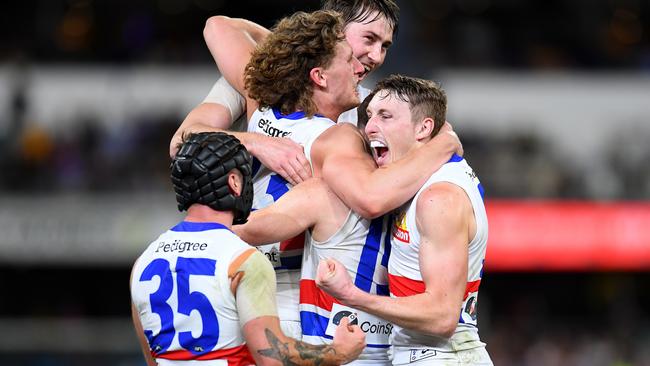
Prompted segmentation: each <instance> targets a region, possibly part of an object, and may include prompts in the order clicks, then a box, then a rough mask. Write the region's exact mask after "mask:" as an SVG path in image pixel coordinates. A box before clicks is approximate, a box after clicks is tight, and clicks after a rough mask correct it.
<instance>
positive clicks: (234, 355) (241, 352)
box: [151, 344, 255, 366]
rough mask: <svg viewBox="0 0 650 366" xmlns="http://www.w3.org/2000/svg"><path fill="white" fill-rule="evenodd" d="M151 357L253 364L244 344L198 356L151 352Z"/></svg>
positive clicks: (238, 365)
mask: <svg viewBox="0 0 650 366" xmlns="http://www.w3.org/2000/svg"><path fill="white" fill-rule="evenodd" d="M151 355H152V356H153V357H154V358H164V359H166V360H175V361H190V360H197V361H205V360H227V361H228V366H247V365H254V364H255V360H254V359H253V356H252V355H251V353H250V351H249V349H248V347H247V346H246V345H245V344H242V345H241V346H238V347H233V348H224V349H218V350H214V351H210V352H206V353H203V354H200V355H197V354H194V353H192V352H190V351H188V350H176V351H169V352H164V353H155V352H151Z"/></svg>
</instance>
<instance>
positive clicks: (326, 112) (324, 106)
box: [312, 90, 345, 122]
mask: <svg viewBox="0 0 650 366" xmlns="http://www.w3.org/2000/svg"><path fill="white" fill-rule="evenodd" d="M312 100H313V102H314V104H315V105H316V113H318V114H321V115H323V116H325V117H327V118H329V119H331V120H332V121H334V122H336V120H338V119H339V116H340V115H341V113H343V112H345V111H344V110H341V106H340V105H339V104H338V103H337V101H336V100H335V99H331V98H329V96H328V95H326V94H324V93H319V92H318V91H316V90H314V96H313V99H312Z"/></svg>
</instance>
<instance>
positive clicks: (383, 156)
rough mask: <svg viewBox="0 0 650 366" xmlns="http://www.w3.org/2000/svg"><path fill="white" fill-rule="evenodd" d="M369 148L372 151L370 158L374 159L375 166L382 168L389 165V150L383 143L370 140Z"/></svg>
mask: <svg viewBox="0 0 650 366" xmlns="http://www.w3.org/2000/svg"><path fill="white" fill-rule="evenodd" d="M370 148H371V151H372V157H373V158H374V159H375V162H376V163H377V166H384V165H386V164H388V163H389V159H390V154H389V149H388V146H386V143H385V142H384V141H380V140H371V141H370Z"/></svg>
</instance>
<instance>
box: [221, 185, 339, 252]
mask: <svg viewBox="0 0 650 366" xmlns="http://www.w3.org/2000/svg"><path fill="white" fill-rule="evenodd" d="M348 212H349V209H348V208H347V207H346V206H345V204H344V203H343V202H341V200H340V199H339V198H338V197H337V196H336V195H335V194H334V192H333V191H332V190H331V189H329V187H328V186H327V185H326V184H325V182H324V181H323V180H322V179H319V178H312V179H309V180H308V181H306V182H304V183H303V184H300V185H298V186H296V187H294V188H293V189H291V190H289V192H287V193H285V194H284V195H283V196H282V197H280V199H279V200H278V201H277V202H275V203H274V204H272V205H270V206H268V207H265V208H263V209H261V210H256V211H254V212H252V213H251V215H250V216H249V217H248V222H246V224H243V225H235V226H233V231H234V232H235V233H236V234H237V236H239V237H240V238H242V240H244V241H245V242H247V243H249V244H251V245H261V244H270V243H276V242H279V241H282V240H286V239H290V238H293V237H295V236H297V235H299V234H301V233H303V232H305V231H306V230H308V229H312V236H313V237H314V239H316V240H319V241H324V240H326V239H327V238H329V237H330V236H331V235H333V234H334V233H335V232H336V230H338V228H339V227H340V226H341V224H342V223H343V221H344V220H345V217H346V216H347V214H348Z"/></svg>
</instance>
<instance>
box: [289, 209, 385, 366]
mask: <svg viewBox="0 0 650 366" xmlns="http://www.w3.org/2000/svg"><path fill="white" fill-rule="evenodd" d="M385 228H386V220H384V218H383V217H379V218H376V219H374V220H372V221H371V220H367V219H364V218H362V217H360V216H359V215H358V214H356V213H354V212H352V211H350V212H349V214H348V217H347V218H346V221H345V223H344V224H343V225H342V226H341V227H340V228H339V229H338V230H337V232H336V233H335V234H334V235H332V236H331V237H330V238H329V239H328V240H326V241H323V242H318V241H316V240H314V239H313V238H311V235H308V240H307V242H306V244H305V254H304V257H303V264H302V279H301V280H300V319H301V323H300V324H301V326H302V334H303V335H302V340H303V341H305V342H307V343H311V344H329V343H331V342H332V338H333V335H334V329H335V328H336V326H337V325H338V324H339V322H340V320H341V318H342V317H343V316H348V315H350V314H352V313H354V314H356V320H355V321H354V322H353V324H358V325H359V326H360V327H361V329H362V330H363V331H364V332H365V333H366V344H367V346H366V348H365V349H364V350H363V353H362V354H361V356H359V358H358V360H357V361H353V363H351V364H364V363H365V364H373V365H381V364H386V365H389V364H390V359H389V355H388V350H389V348H390V343H389V335H390V332H391V330H392V328H393V326H392V324H391V323H389V322H388V321H386V320H383V319H381V318H378V317H376V316H373V315H370V314H368V313H364V312H362V311H360V310H357V309H353V308H350V307H347V306H343V305H341V304H339V303H338V302H337V301H336V300H335V299H334V298H333V297H331V296H329V295H328V294H327V293H326V292H324V291H323V290H321V289H319V288H318V287H317V286H316V282H315V279H316V273H317V268H318V263H319V262H320V260H322V259H326V258H335V259H337V260H338V261H339V262H341V263H342V264H343V265H344V266H345V268H346V269H347V270H348V273H349V274H350V277H351V278H352V280H353V281H354V284H355V285H356V286H357V287H359V288H360V289H362V290H364V291H366V292H368V293H371V294H378V295H385V296H388V278H387V266H388V255H389V252H388V251H387V250H386V244H388V241H389V240H390V235H387V234H386V230H384V229H385Z"/></svg>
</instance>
